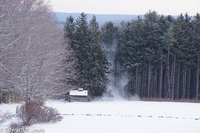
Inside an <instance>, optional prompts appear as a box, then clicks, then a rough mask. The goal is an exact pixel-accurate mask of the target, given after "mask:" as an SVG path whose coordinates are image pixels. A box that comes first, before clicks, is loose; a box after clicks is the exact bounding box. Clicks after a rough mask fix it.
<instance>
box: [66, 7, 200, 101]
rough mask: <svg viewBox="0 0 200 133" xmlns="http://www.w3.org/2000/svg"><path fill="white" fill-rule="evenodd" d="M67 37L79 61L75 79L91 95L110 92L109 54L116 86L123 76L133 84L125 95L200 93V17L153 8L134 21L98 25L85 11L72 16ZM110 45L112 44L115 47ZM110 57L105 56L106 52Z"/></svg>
mask: <svg viewBox="0 0 200 133" xmlns="http://www.w3.org/2000/svg"><path fill="white" fill-rule="evenodd" d="M65 31H66V32H65V37H66V38H69V39H70V45H71V46H72V48H73V50H74V51H75V54H76V57H77V59H78V65H77V70H79V72H80V76H79V78H77V80H76V82H77V84H79V85H80V86H82V87H85V88H88V89H89V90H90V94H91V96H93V97H95V96H101V95H102V94H103V93H104V92H105V91H106V83H108V78H107V74H108V73H109V67H110V64H109V62H108V59H107V58H108V57H109V54H111V53H108V52H105V50H104V49H107V48H108V47H113V46H114V47H115V48H114V52H112V62H111V63H112V69H113V70H112V71H110V72H112V73H113V75H114V78H115V83H116V84H117V82H118V80H119V78H120V77H123V76H122V75H126V76H127V77H128V79H129V82H128V83H127V85H126V86H125V88H124V91H125V92H126V94H127V96H130V95H134V94H137V95H139V96H140V97H145V98H168V99H198V98H199V97H200V89H199V88H200V85H199V69H200V64H199V61H200V15H199V14H197V15H196V16H194V17H190V16H189V15H188V14H185V15H183V14H181V15H179V16H177V17H173V16H170V15H169V16H163V15H161V16H160V15H158V14H157V13H156V12H155V11H153V12H152V11H149V12H148V13H146V14H145V15H144V16H138V18H137V19H134V20H132V21H130V22H121V24H120V25H115V24H114V23H113V22H106V23H105V24H104V25H102V26H101V28H99V26H98V23H97V22H96V18H95V17H93V19H92V20H91V21H90V23H89V24H88V23H87V16H86V15H85V14H84V13H82V14H81V16H80V17H79V18H78V19H77V20H76V21H75V20H74V19H73V17H69V18H67V20H66V24H65ZM111 49H112V48H111ZM106 55H107V56H106Z"/></svg>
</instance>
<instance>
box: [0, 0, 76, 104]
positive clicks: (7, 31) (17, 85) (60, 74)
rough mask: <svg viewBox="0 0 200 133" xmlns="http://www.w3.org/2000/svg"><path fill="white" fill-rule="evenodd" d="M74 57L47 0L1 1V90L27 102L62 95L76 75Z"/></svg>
mask: <svg viewBox="0 0 200 133" xmlns="http://www.w3.org/2000/svg"><path fill="white" fill-rule="evenodd" d="M71 56H72V51H71V50H70V48H69V46H68V44H67V43H64V41H63V33H62V30H61V29H60V28H59V27H58V25H57V22H56V20H55V18H54V17H53V15H52V13H51V12H50V8H49V6H48V4H46V3H44V2H43V0H0V73H1V78H0V88H1V89H3V88H4V90H6V91H9V92H14V93H18V94H21V96H23V97H24V100H25V101H26V102H30V101H41V100H45V99H46V98H49V97H52V96H53V97H54V96H56V95H59V96H60V95H61V94H64V93H66V91H67V89H68V88H69V86H68V84H66V83H67V81H68V79H69V78H70V79H71V78H73V76H74V75H75V71H74V69H73V66H74V64H75V60H74V58H73V57H71ZM66 60H67V64H66V62H65V63H63V62H64V61H66Z"/></svg>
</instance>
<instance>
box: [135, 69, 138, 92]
mask: <svg viewBox="0 0 200 133" xmlns="http://www.w3.org/2000/svg"><path fill="white" fill-rule="evenodd" d="M135 73H136V74H135V89H136V90H135V93H136V94H138V66H136V70H135Z"/></svg>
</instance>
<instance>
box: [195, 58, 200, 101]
mask: <svg viewBox="0 0 200 133" xmlns="http://www.w3.org/2000/svg"><path fill="white" fill-rule="evenodd" d="M196 82H197V83H196V97H195V99H199V55H198V59H197V76H196Z"/></svg>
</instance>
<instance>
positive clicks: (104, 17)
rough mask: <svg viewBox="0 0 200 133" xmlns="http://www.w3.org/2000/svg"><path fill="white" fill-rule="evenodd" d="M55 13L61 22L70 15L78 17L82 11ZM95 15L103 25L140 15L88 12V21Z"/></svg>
mask: <svg viewBox="0 0 200 133" xmlns="http://www.w3.org/2000/svg"><path fill="white" fill-rule="evenodd" d="M55 14H56V17H57V19H58V22H59V23H64V22H65V20H66V18H67V17H69V16H70V15H71V16H73V17H74V19H77V18H78V17H79V16H80V13H61V12H55ZM93 15H95V16H96V18H97V22H98V23H99V25H102V24H104V23H105V22H107V21H112V22H113V23H115V24H119V23H120V22H122V21H130V20H132V19H135V18H137V16H138V15H112V14H87V17H88V21H90V20H91V19H92V17H93Z"/></svg>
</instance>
